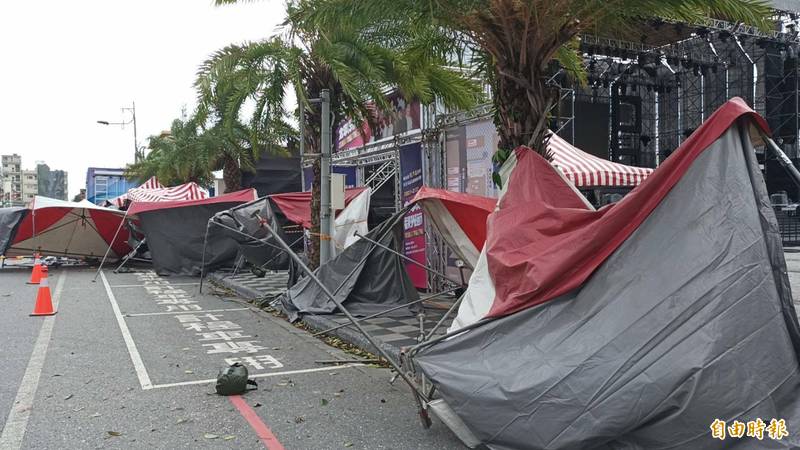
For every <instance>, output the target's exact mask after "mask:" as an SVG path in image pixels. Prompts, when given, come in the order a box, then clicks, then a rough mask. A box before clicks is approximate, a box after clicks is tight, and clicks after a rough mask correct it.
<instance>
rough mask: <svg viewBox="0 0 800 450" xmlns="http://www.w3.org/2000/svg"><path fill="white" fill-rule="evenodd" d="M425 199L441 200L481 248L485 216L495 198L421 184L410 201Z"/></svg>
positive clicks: (491, 208) (483, 240) (462, 228)
mask: <svg viewBox="0 0 800 450" xmlns="http://www.w3.org/2000/svg"><path fill="white" fill-rule="evenodd" d="M425 200H439V201H441V202H442V204H443V205H444V207H445V208H447V211H448V212H449V213H450V215H451V216H452V217H453V220H455V221H456V223H457V224H458V226H459V227H460V228H461V230H462V231H463V232H464V234H465V235H466V236H467V237H468V238H469V240H470V241H471V242H472V244H473V245H475V248H476V249H477V250H478V251H480V250H481V249H483V243H484V242H486V218H487V217H488V216H489V214H490V213H491V212H492V211H494V207H495V205H497V199H496V198H491V197H483V196H480V195H472V194H465V193H461V192H452V191H447V190H444V189H433V188H430V187H427V186H422V187H421V188H420V190H419V191H417V195H415V196H414V199H413V200H411V203H416V202H421V201H425ZM432 219H434V220H435V219H436V218H432Z"/></svg>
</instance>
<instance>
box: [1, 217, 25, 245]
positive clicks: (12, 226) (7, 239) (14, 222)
mask: <svg viewBox="0 0 800 450" xmlns="http://www.w3.org/2000/svg"><path fill="white" fill-rule="evenodd" d="M27 213H28V209H27V208H18V207H13V208H0V255H4V254H5V253H6V250H8V247H9V246H10V245H11V241H12V240H13V239H14V236H16V235H17V228H18V227H19V224H20V223H22V219H23V218H25V215H26V214H27Z"/></svg>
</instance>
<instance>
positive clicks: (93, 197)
mask: <svg viewBox="0 0 800 450" xmlns="http://www.w3.org/2000/svg"><path fill="white" fill-rule="evenodd" d="M137 186H138V184H137V183H136V182H134V181H130V180H128V179H126V178H125V169H108V168H102V167H89V170H87V172H86V199H87V200H89V201H90V202H92V203H94V204H95V205H102V204H103V202H105V201H106V200H113V199H114V198H117V197H119V196H120V195H122V194H124V193H126V192H128V189H131V188H135V187H137Z"/></svg>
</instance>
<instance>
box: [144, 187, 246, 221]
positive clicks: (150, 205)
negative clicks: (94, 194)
mask: <svg viewBox="0 0 800 450" xmlns="http://www.w3.org/2000/svg"><path fill="white" fill-rule="evenodd" d="M256 198H257V194H256V190H255V189H242V190H241V191H236V192H230V193H227V194H222V195H218V196H216V197H209V198H203V199H198V200H181V201H176V202H163V201H162V202H133V204H132V205H131V206H130V208H128V215H131V216H132V215H134V214H139V213H143V212H148V211H156V210H159V209H167V208H182V207H184V206H196V205H210V204H213V203H247V202H251V201H253V200H255V199H256Z"/></svg>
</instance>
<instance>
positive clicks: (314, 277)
mask: <svg viewBox="0 0 800 450" xmlns="http://www.w3.org/2000/svg"><path fill="white" fill-rule="evenodd" d="M257 215H258V213H254V217H256V216H257ZM261 226H263V227H264V228H266V229H267V231H269V232H270V233H271V234H272V236H273V237H274V238H275V240H276V241H277V242H278V244H279V245H280V246H281V247H283V249H284V251H286V253H288V254H289V256H290V257H291V258H292V259H293V260H294V262H295V263H296V264H297V265H298V266H299V267H300V269H302V270H303V272H305V273H306V275H308V277H309V278H310V279H311V280H312V281H314V283H316V284H317V286H319V288H320V289H321V290H322V292H323V293H324V294H325V296H326V297H328V299H330V301H332V302H333V303H334V304H335V305H336V307H337V308H339V310H341V311H342V312H343V313H344V315H345V316H346V317H347V320H349V321H350V322H351V323H352V324H353V326H355V327H356V329H358V331H359V332H360V333H361V334H363V335H364V337H365V338H366V339H367V341H368V342H369V343H370V345H372V346H373V347H375V349H376V350H377V351H378V353H380V355H381V356H383V357H384V358H385V359H386V361H388V362H389V365H390V366H392V368H393V369H394V370H395V371H396V372H397V373H398V374H399V375H400V376H401V377H402V378H403V381H405V382H406V384H408V386H409V387H410V388H411V390H413V391H414V392H415V393H416V394H417V400H418V401H419V399H420V398H421V399H423V400H425V401H428V400H429V399H428V397H427V396H426V395H425V394H424V393H423V392H422V391H421V390H420V388H419V386H417V385H416V383H414V381H413V380H411V378H409V376H408V374H406V373H405V372H404V371H403V369H401V368H400V365H399V364H398V363H397V362H396V361H395V360H394V359H393V358H392V357H391V356H390V355H389V354H388V353H387V352H386V350H384V349H383V348H382V347H381V346H380V345H378V343H377V342H375V339H373V337H372V336H371V335H370V334H369V333H368V332H367V330H365V329H364V327H363V326H361V324H360V323H358V320H356V318H355V317H353V315H352V314H350V311H348V310H347V308H345V307H344V305H342V303H341V302H340V301H339V300H337V299H336V297H335V296H334V295H333V293H331V291H330V290H328V288H327V286H325V284H324V283H322V281H321V280H320V279H319V278H318V277H317V275H316V274H314V271H312V270H311V269H309V268H308V266H307V265H306V263H304V262H303V260H302V259H301V258H300V257H299V256H297V253H295V252H294V250H292V249H291V247H289V245H288V244H287V243H286V241H284V240H283V239H282V238H281V237H280V236H278V235H277V234H276V233H275V231H274V230H273V229H272V227H271V226H270V225H269V223H267V222H266V221H262V222H261Z"/></svg>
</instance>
